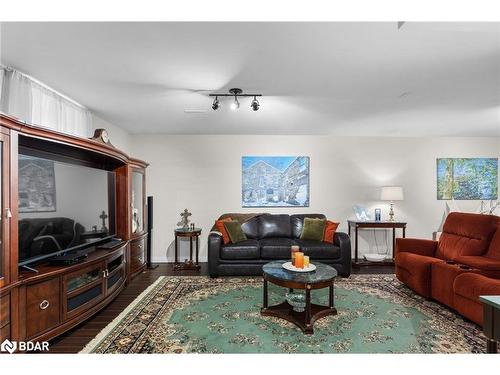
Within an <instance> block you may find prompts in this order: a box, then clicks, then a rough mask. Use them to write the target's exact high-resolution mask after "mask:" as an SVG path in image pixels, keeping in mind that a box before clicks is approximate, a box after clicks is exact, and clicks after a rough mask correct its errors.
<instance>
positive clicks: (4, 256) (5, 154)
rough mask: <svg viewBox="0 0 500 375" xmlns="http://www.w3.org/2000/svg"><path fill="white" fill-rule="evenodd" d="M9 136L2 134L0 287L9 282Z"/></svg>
mask: <svg viewBox="0 0 500 375" xmlns="http://www.w3.org/2000/svg"><path fill="white" fill-rule="evenodd" d="M9 169H10V167H9V136H8V135H5V134H0V210H1V211H0V287H2V286H3V285H5V284H7V283H8V282H9V277H8V267H9V257H8V253H7V251H8V250H9V249H8V236H9V221H10V216H11V215H10V210H9V207H8V201H9V188H8V185H6V184H8V183H9Z"/></svg>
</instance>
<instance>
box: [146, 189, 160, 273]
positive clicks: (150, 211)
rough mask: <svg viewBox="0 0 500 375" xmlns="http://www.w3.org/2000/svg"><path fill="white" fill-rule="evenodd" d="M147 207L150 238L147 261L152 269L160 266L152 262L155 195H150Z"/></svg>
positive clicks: (148, 240)
mask: <svg viewBox="0 0 500 375" xmlns="http://www.w3.org/2000/svg"><path fill="white" fill-rule="evenodd" d="M147 208H148V239H147V253H146V262H147V267H148V269H150V270H152V269H155V268H156V267H158V265H153V264H152V263H151V254H152V252H153V249H152V248H151V247H152V243H153V197H152V196H149V197H148V200H147Z"/></svg>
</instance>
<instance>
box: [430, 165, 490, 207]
mask: <svg viewBox="0 0 500 375" xmlns="http://www.w3.org/2000/svg"><path fill="white" fill-rule="evenodd" d="M437 199H440V200H447V199H455V200H476V199H478V200H479V199H481V200H495V199H498V159H497V158H442V159H437Z"/></svg>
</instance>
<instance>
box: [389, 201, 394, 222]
mask: <svg viewBox="0 0 500 375" xmlns="http://www.w3.org/2000/svg"><path fill="white" fill-rule="evenodd" d="M389 221H392V222H394V221H395V220H394V203H392V202H391V209H390V210H389Z"/></svg>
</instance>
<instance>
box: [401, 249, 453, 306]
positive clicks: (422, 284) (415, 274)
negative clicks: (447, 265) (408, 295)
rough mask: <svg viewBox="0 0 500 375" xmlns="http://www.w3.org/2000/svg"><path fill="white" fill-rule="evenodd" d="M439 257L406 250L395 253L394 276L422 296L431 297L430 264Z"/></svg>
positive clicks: (435, 261)
mask: <svg viewBox="0 0 500 375" xmlns="http://www.w3.org/2000/svg"><path fill="white" fill-rule="evenodd" d="M439 262H443V260H441V259H437V258H433V257H427V256H422V255H417V254H413V253H408V252H400V253H397V254H396V276H397V278H398V279H399V280H400V281H402V282H403V283H405V284H406V285H408V286H409V287H410V288H412V289H413V290H414V291H415V292H417V293H419V294H421V295H422V296H424V297H431V266H432V264H433V263H439Z"/></svg>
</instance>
